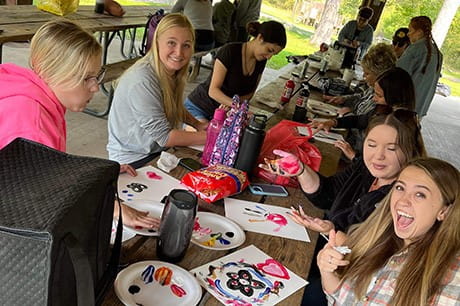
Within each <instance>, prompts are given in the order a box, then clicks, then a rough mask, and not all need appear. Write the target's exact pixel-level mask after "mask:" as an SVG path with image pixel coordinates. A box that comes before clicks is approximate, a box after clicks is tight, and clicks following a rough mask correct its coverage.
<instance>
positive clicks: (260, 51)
mask: <svg viewBox="0 0 460 306" xmlns="http://www.w3.org/2000/svg"><path fill="white" fill-rule="evenodd" d="M256 41H257V45H256V48H255V49H254V56H255V58H256V60H257V61H263V60H269V59H270V58H271V57H272V56H273V55H277V54H278V53H280V51H281V50H282V49H283V48H281V47H280V46H279V45H277V44H274V43H269V42H264V39H263V37H262V35H260V34H259V35H257V37H256Z"/></svg>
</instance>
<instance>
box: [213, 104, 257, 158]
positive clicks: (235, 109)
mask: <svg viewBox="0 0 460 306" xmlns="http://www.w3.org/2000/svg"><path fill="white" fill-rule="evenodd" d="M248 109H249V106H248V101H247V100H244V101H243V102H240V97H239V96H238V95H235V96H233V102H232V108H231V109H230V111H229V112H228V114H227V118H226V119H225V121H224V124H223V125H222V128H221V130H220V132H219V136H218V137H217V140H216V144H215V145H214V149H213V150H212V153H211V158H210V159H209V165H210V166H212V165H215V164H222V165H225V166H229V167H233V165H234V164H235V161H236V158H237V156H238V149H239V146H240V142H241V137H242V135H243V131H244V129H245V128H246V125H247V122H248Z"/></svg>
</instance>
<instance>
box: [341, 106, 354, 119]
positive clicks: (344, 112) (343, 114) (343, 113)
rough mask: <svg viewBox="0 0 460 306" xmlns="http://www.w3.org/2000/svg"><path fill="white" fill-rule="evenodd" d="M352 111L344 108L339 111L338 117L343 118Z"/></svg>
mask: <svg viewBox="0 0 460 306" xmlns="http://www.w3.org/2000/svg"><path fill="white" fill-rule="evenodd" d="M351 111H352V109H351V108H349V107H342V108H340V109H339V110H338V111H337V115H339V116H341V117H343V116H345V115H346V114H348V113H351Z"/></svg>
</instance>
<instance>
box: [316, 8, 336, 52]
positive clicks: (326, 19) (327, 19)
mask: <svg viewBox="0 0 460 306" xmlns="http://www.w3.org/2000/svg"><path fill="white" fill-rule="evenodd" d="M339 5H340V0H326V2H325V4H324V9H323V12H322V14H321V18H320V20H319V24H318V28H317V29H316V31H315V34H314V35H313V37H312V39H311V42H312V43H313V44H317V45H319V44H321V43H322V42H327V43H329V41H330V39H331V36H332V33H333V31H334V26H335V24H336V21H337V19H338V18H339Z"/></svg>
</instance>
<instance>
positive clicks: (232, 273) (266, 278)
mask: <svg viewBox="0 0 460 306" xmlns="http://www.w3.org/2000/svg"><path fill="white" fill-rule="evenodd" d="M190 272H191V273H192V274H194V275H195V277H196V278H197V279H198V282H199V283H200V284H201V286H203V287H204V288H205V289H206V290H208V291H209V292H210V293H211V294H212V295H213V296H214V297H216V298H217V299H218V300H219V301H220V302H221V303H222V304H224V305H276V304H277V303H279V302H281V301H282V300H284V299H285V298H286V297H288V296H290V295H291V294H293V293H294V292H296V291H297V290H299V289H300V288H302V287H304V286H305V285H306V284H307V281H305V280H304V279H302V278H301V277H299V276H298V275H296V274H294V272H292V271H290V270H289V269H287V268H286V267H284V265H283V264H282V263H280V262H278V261H277V260H276V259H273V258H271V257H270V256H269V255H267V254H265V253H264V252H262V251H261V250H259V249H258V248H257V247H255V246H253V245H250V246H248V247H245V248H244V249H241V250H238V251H236V252H234V253H231V254H230V255H227V256H224V257H222V258H220V259H217V260H215V261H212V262H210V263H208V264H205V265H203V266H201V267H198V268H195V269H193V270H191V271H190ZM281 284H282V285H281Z"/></svg>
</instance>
